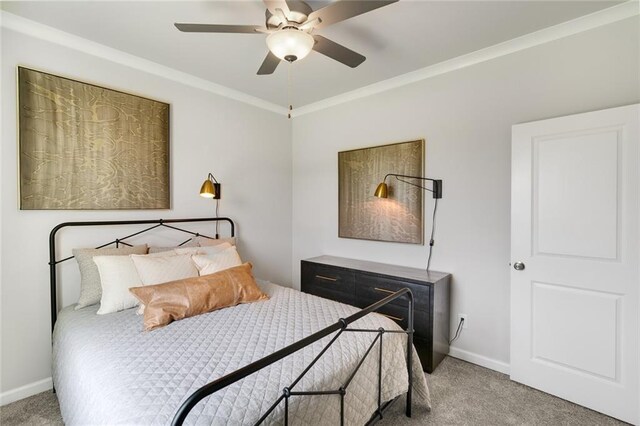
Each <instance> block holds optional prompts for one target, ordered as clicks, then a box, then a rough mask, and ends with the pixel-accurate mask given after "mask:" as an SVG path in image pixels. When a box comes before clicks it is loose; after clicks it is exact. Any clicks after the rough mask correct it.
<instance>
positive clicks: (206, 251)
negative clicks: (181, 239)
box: [176, 243, 235, 256]
mask: <svg viewBox="0 0 640 426" xmlns="http://www.w3.org/2000/svg"><path fill="white" fill-rule="evenodd" d="M228 248H235V246H232V245H231V244H229V243H222V244H217V245H215V246H206V247H198V248H197V249H196V250H189V249H176V253H179V254H190V255H191V256H193V255H196V254H199V255H202V256H216V255H217V254H218V253H220V252H223V251H224V250H227V249H228ZM187 250H189V251H187Z"/></svg>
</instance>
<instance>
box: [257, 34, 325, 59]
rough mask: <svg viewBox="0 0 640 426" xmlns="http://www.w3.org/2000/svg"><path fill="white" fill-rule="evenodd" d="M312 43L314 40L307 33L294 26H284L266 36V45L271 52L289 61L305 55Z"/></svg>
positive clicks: (311, 47) (309, 50)
mask: <svg viewBox="0 0 640 426" xmlns="http://www.w3.org/2000/svg"><path fill="white" fill-rule="evenodd" d="M314 43H315V40H314V39H313V37H312V36H311V35H310V34H309V33H306V32H304V31H302V30H298V29H295V28H285V29H282V30H279V31H276V32H274V33H272V34H269V36H268V37H267V47H268V48H269V50H270V51H271V53H273V54H274V55H276V56H277V57H278V58H280V59H282V60H285V61H289V62H293V61H296V60H300V59H302V58H304V57H305V56H307V55H308V54H309V52H311V49H313V45H314Z"/></svg>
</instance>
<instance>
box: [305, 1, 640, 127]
mask: <svg viewBox="0 0 640 426" xmlns="http://www.w3.org/2000/svg"><path fill="white" fill-rule="evenodd" d="M638 15H640V2H639V1H638V0H631V1H627V2H625V3H621V4H618V5H616V6H613V7H609V8H606V9H603V10H600V11H597V12H594V13H591V14H589V15H584V16H581V17H579V18H576V19H573V20H571V21H567V22H563V23H561V24H558V25H554V26H552V27H547V28H544V29H542V30H538V31H536V32H533V33H530V34H526V35H523V36H520V37H517V38H514V39H511V40H508V41H505V42H503V43H499V44H496V45H493V46H490V47H487V48H484V49H480V50H477V51H475V52H472V53H468V54H466V55H462V56H458V57H456V58H453V59H449V60H447V61H444V62H439V63H437V64H434V65H430V66H428V67H425V68H421V69H419V70H416V71H412V72H409V73H407V74H402V75H400V76H397V77H392V78H390V79H387V80H383V81H380V82H377V83H373V84H371V85H368V86H365V87H361V88H359V89H356V90H352V91H350V92H346V93H342V94H340V95H336V96H333V97H330V98H327V99H323V100H320V101H318V102H314V103H311V104H307V105H304V106H300V107H298V108H296V109H295V110H294V113H293V114H292V115H293V117H294V118H295V117H299V116H301V115H305V114H309V113H312V112H316V111H320V110H323V109H326V108H330V107H333V106H336V105H340V104H343V103H345V102H350V101H353V100H356V99H360V98H364V97H367V96H371V95H375V94H378V93H382V92H386V91H388V90H392V89H395V88H398V87H402V86H406V85H408V84H412V83H416V82H419V81H422V80H426V79H428V78H431V77H435V76H438V75H441V74H445V73H448V72H451V71H456V70H459V69H462V68H466V67H470V66H472V65H476V64H479V63H482V62H486V61H490V60H492V59H496V58H499V57H501V56H505V55H509V54H511V53H515V52H519V51H521V50H525V49H528V48H530V47H534V46H539V45H541V44H545V43H548V42H551V41H554V40H559V39H561V38H565V37H568V36H571V35H574V34H578V33H581V32H584V31H588V30H591V29H594V28H597V27H601V26H603V25H607V24H611V23H613V22H617V21H621V20H623V19H626V18H630V17H633V16H638Z"/></svg>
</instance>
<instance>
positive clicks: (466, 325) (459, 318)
mask: <svg viewBox="0 0 640 426" xmlns="http://www.w3.org/2000/svg"><path fill="white" fill-rule="evenodd" d="M461 319H464V323H463V324H462V328H463V329H465V328H469V317H468V316H467V314H458V321H457V322H456V328H458V325H459V324H460V320H461Z"/></svg>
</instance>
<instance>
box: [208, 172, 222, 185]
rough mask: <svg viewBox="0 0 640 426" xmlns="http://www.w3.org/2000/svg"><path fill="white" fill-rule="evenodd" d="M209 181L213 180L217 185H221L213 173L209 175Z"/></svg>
mask: <svg viewBox="0 0 640 426" xmlns="http://www.w3.org/2000/svg"><path fill="white" fill-rule="evenodd" d="M207 179H209V180H212V181H214V182H215V183H220V182H218V179H216V177H215V176H214V175H212V174H211V173H209V176H207Z"/></svg>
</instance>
